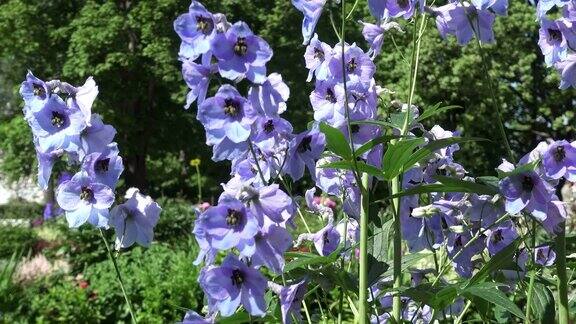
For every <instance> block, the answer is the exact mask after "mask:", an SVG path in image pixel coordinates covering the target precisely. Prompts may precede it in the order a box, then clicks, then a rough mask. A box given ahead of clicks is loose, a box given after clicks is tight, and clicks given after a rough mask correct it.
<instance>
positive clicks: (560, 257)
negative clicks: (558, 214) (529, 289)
mask: <svg viewBox="0 0 576 324" xmlns="http://www.w3.org/2000/svg"><path fill="white" fill-rule="evenodd" d="M560 226H561V227H562V229H561V230H560V233H557V236H556V275H557V276H558V323H559V324H568V323H569V322H570V313H569V310H568V277H567V276H566V223H562V224H561V225H560Z"/></svg>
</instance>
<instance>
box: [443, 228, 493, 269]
mask: <svg viewBox="0 0 576 324" xmlns="http://www.w3.org/2000/svg"><path fill="white" fill-rule="evenodd" d="M471 238H472V236H471V234H470V232H466V231H465V232H463V233H453V232H450V233H449V234H448V241H447V244H446V248H447V250H448V256H449V257H450V258H451V259H452V264H453V265H454V270H455V271H456V272H457V273H458V274H459V275H460V276H462V277H465V278H470V277H471V276H472V271H473V270H474V266H473V264H472V257H474V256H475V255H477V254H479V253H480V252H482V250H483V249H484V244H483V242H482V241H480V240H478V241H476V242H475V243H472V244H471V245H470V246H468V247H467V248H466V249H464V246H465V245H466V244H468V242H469V241H470V239H471ZM458 253H460V255H458V256H457V257H455V256H456V254H458Z"/></svg>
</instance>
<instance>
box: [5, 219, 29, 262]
mask: <svg viewBox="0 0 576 324" xmlns="http://www.w3.org/2000/svg"><path fill="white" fill-rule="evenodd" d="M37 239H38V237H37V235H36V233H35V232H34V231H33V230H32V229H31V228H28V227H17V226H0V259H9V258H10V257H11V256H12V254H13V253H14V252H17V251H18V252H20V253H23V254H26V253H28V251H29V250H30V249H31V248H32V247H33V246H34V244H35V243H36V241H37Z"/></svg>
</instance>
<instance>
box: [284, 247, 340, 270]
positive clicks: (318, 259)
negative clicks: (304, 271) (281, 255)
mask: <svg viewBox="0 0 576 324" xmlns="http://www.w3.org/2000/svg"><path fill="white" fill-rule="evenodd" d="M341 250H342V248H341V247H340V248H338V249H336V251H334V252H332V253H331V254H330V255H327V256H321V255H318V254H314V253H307V252H286V254H285V256H286V257H287V258H294V260H292V261H290V262H288V263H287V264H286V265H285V266H284V271H285V272H288V271H290V270H293V269H296V268H303V267H306V266H310V265H321V264H331V263H333V262H335V261H336V260H337V259H338V256H339V255H340V252H341Z"/></svg>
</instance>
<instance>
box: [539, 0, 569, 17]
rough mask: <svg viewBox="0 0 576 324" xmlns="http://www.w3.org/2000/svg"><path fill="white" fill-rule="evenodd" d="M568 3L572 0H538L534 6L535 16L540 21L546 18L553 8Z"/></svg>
mask: <svg viewBox="0 0 576 324" xmlns="http://www.w3.org/2000/svg"><path fill="white" fill-rule="evenodd" d="M570 2H572V0H540V1H538V4H537V6H536V15H537V16H538V18H539V19H540V18H542V17H544V16H546V13H547V12H548V11H550V9H552V8H553V7H554V6H556V7H558V8H561V7H564V6H565V5H566V4H568V3H570Z"/></svg>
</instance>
